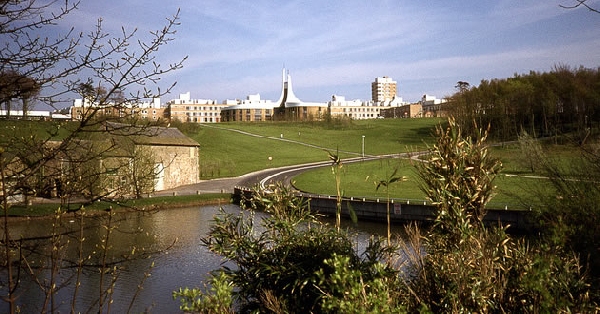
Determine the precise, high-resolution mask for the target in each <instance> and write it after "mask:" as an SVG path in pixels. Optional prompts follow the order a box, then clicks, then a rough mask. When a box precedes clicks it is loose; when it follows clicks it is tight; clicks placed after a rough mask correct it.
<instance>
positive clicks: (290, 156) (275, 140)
mask: <svg viewBox="0 0 600 314" xmlns="http://www.w3.org/2000/svg"><path fill="white" fill-rule="evenodd" d="M439 122H440V120H438V119H376V120H362V121H348V122H344V123H342V122H340V123H333V124H327V123H325V122H262V123H219V124H211V125H202V126H201V127H200V128H199V130H198V131H196V132H194V133H193V134H188V135H189V136H191V137H192V138H194V139H195V140H196V141H198V143H200V167H201V172H202V173H201V178H203V179H208V178H216V177H229V176H238V175H242V174H246V173H249V172H253V171H256V170H260V169H264V168H270V167H280V166H287V165H294V164H301V163H307V162H314V161H324V160H328V152H336V151H339V152H340V155H341V156H342V158H348V157H356V156H360V155H361V154H362V140H363V139H362V137H363V135H364V136H365V154H366V155H384V154H394V153H400V152H406V151H414V150H418V149H424V147H425V145H424V144H423V143H424V141H425V142H428V143H431V142H432V137H431V135H432V130H433V128H434V126H435V125H436V124H437V123H439ZM239 131H241V132H247V133H251V134H256V135H259V136H252V135H248V134H244V133H240V132H239ZM309 145H311V146H309Z"/></svg>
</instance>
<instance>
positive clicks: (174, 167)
mask: <svg viewBox="0 0 600 314" xmlns="http://www.w3.org/2000/svg"><path fill="white" fill-rule="evenodd" d="M152 153H153V154H154V157H155V159H156V161H157V163H162V167H163V173H162V175H160V177H161V178H162V180H163V182H162V189H161V190H168V189H172V188H175V187H178V186H181V185H187V184H194V183H198V181H199V178H200V169H199V160H198V159H199V152H198V147H192V146H152Z"/></svg>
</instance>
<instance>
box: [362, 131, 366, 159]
mask: <svg viewBox="0 0 600 314" xmlns="http://www.w3.org/2000/svg"><path fill="white" fill-rule="evenodd" d="M362 156H363V158H365V136H364V135H363V136H362Z"/></svg>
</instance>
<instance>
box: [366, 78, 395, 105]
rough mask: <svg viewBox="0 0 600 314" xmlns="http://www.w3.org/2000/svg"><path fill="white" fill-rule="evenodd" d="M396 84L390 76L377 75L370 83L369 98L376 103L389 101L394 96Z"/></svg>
mask: <svg viewBox="0 0 600 314" xmlns="http://www.w3.org/2000/svg"><path fill="white" fill-rule="evenodd" d="M397 90H398V86H397V83H396V81H394V80H392V78H391V77H387V76H384V77H377V78H375V81H373V83H371V100H373V101H374V102H376V103H380V102H390V101H392V100H393V99H394V98H396V93H397Z"/></svg>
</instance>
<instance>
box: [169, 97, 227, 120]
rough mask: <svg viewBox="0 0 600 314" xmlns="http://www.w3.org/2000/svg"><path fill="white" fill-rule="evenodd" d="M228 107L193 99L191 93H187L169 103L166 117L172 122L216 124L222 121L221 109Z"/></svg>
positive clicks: (208, 100)
mask: <svg viewBox="0 0 600 314" xmlns="http://www.w3.org/2000/svg"><path fill="white" fill-rule="evenodd" d="M227 106H228V105H227V104H219V103H218V102H217V101H216V100H210V99H191V97H190V92H187V93H185V94H180V95H179V98H178V99H173V100H171V101H169V102H167V108H166V111H165V117H166V118H168V119H170V120H171V121H173V120H177V121H181V122H194V123H216V122H220V121H221V109H222V108H224V107H227Z"/></svg>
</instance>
